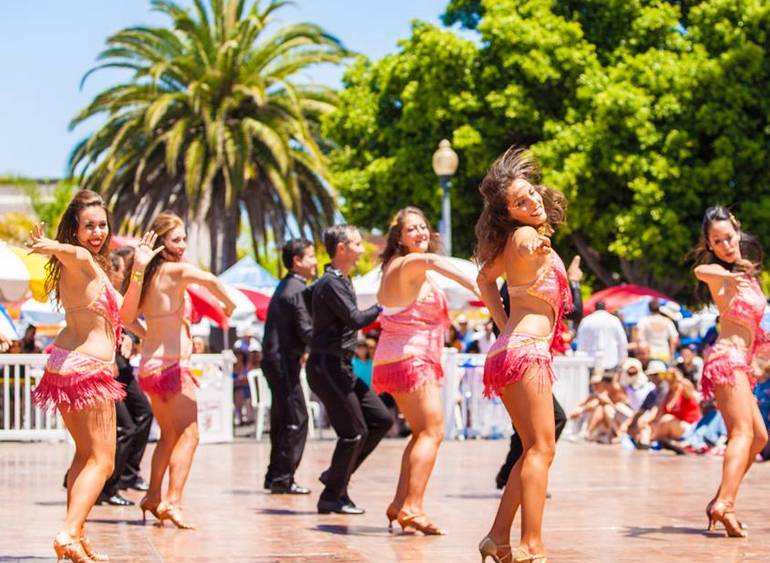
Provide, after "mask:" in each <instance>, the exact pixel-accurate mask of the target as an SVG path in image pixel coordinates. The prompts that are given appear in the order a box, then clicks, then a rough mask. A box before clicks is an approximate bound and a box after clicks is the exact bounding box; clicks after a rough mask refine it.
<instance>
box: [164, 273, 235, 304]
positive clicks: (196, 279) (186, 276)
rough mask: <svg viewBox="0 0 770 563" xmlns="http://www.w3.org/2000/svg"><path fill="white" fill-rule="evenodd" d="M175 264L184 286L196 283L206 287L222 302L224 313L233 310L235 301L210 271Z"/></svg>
mask: <svg viewBox="0 0 770 563" xmlns="http://www.w3.org/2000/svg"><path fill="white" fill-rule="evenodd" d="M175 266H177V267H179V268H180V269H181V272H180V274H181V278H180V279H181V281H182V283H183V284H184V285H185V287H186V286H188V285H190V284H193V283H197V284H198V285H201V286H203V287H205V288H206V289H208V290H209V291H210V292H211V293H213V294H214V297H216V298H217V299H219V300H220V301H221V302H222V305H223V306H224V309H225V315H226V316H228V317H229V316H230V315H232V314H233V311H234V310H235V303H233V301H232V299H230V297H229V296H228V295H227V291H226V290H225V286H224V284H223V283H222V282H221V281H220V280H219V279H218V278H217V277H216V276H215V275H214V274H212V273H211V272H204V271H203V270H201V269H200V268H196V267H195V266H193V265H192V264H185V263H179V264H175Z"/></svg>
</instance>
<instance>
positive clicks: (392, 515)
mask: <svg viewBox="0 0 770 563" xmlns="http://www.w3.org/2000/svg"><path fill="white" fill-rule="evenodd" d="M399 512H400V510H399V509H398V508H396V506H395V505H394V504H393V503H390V504H389V505H388V509H387V510H386V511H385V518H387V519H388V531H389V532H391V533H393V520H398V513H399Z"/></svg>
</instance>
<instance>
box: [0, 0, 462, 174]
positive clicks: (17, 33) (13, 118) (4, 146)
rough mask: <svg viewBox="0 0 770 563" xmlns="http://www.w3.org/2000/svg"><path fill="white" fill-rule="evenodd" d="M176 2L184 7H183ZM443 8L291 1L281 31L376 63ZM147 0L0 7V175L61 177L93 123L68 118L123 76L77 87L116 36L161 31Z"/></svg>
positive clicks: (406, 0) (106, 75)
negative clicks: (288, 26)
mask: <svg viewBox="0 0 770 563" xmlns="http://www.w3.org/2000/svg"><path fill="white" fill-rule="evenodd" d="M179 3H180V4H183V5H186V4H187V2H186V1H185V0H180V2H179ZM446 4H447V0H387V1H384V2H383V1H374V0H295V5H294V6H289V7H287V8H284V9H282V10H281V11H279V12H278V17H280V18H281V20H282V21H283V22H285V23H291V22H296V21H308V22H313V23H317V24H319V25H321V26H323V27H324V28H326V29H327V30H328V31H329V32H331V33H333V34H334V35H336V36H337V37H339V38H340V39H341V40H342V42H343V43H344V44H345V45H346V46H347V47H348V48H349V49H352V50H354V51H357V52H360V53H363V54H364V55H366V56H368V57H370V58H372V59H378V58H380V57H382V56H383V55H385V54H387V53H390V52H393V51H395V50H396V48H397V46H396V43H397V41H398V40H399V39H402V38H404V37H408V36H409V33H410V29H411V21H412V20H414V19H420V20H424V21H429V22H434V23H438V16H439V15H440V14H441V13H442V12H443V10H444V7H445V6H446ZM164 23H165V19H164V18H163V17H162V16H161V15H159V14H156V13H154V12H151V11H150V2H149V0H23V1H19V0H16V1H13V0H11V1H6V2H2V7H0V53H2V56H1V57H0V174H20V175H23V176H30V177H34V178H57V177H60V176H62V175H63V174H64V173H65V171H66V163H67V158H68V156H69V153H70V151H71V150H72V147H73V146H74V145H75V143H76V142H78V141H79V140H80V139H81V138H83V137H84V136H85V135H87V134H88V133H89V132H90V130H92V129H93V127H94V126H95V125H97V123H93V122H89V123H88V124H85V125H84V126H81V127H79V128H78V129H76V130H75V131H69V130H68V123H69V121H70V119H71V118H72V117H73V116H74V115H75V114H76V113H77V111H78V110H80V109H81V108H82V107H84V106H85V105H86V104H88V102H89V101H90V100H91V98H92V97H93V96H94V95H95V94H96V93H97V92H99V91H100V90H102V89H103V88H105V87H106V86H108V85H110V84H112V83H114V81H115V80H116V79H118V78H119V75H118V74H116V73H114V72H110V71H101V72H99V73H97V74H95V75H92V76H91V77H90V78H89V80H88V81H87V82H86V84H85V86H84V87H83V89H82V90H81V89H80V87H79V85H80V80H81V78H82V77H83V74H85V72H86V71H88V69H90V68H91V67H92V66H93V64H94V62H95V59H96V55H97V54H98V53H99V52H100V51H101V50H102V48H103V46H104V40H105V39H106V38H107V36H109V35H110V34H111V33H113V32H115V31H117V30H118V29H120V28H123V27H127V26H131V25H137V24H144V25H163V24H164ZM341 74H342V71H341V70H339V69H335V68H318V69H315V70H314V71H313V77H312V78H313V79H314V80H318V81H322V82H325V83H327V84H330V85H333V86H337V85H339V80H340V77H341Z"/></svg>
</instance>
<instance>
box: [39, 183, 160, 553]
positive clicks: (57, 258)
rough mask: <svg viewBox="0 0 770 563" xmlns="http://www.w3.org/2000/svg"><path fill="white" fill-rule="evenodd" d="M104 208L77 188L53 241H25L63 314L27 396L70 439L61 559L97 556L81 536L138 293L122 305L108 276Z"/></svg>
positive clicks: (104, 473) (148, 242)
mask: <svg viewBox="0 0 770 563" xmlns="http://www.w3.org/2000/svg"><path fill="white" fill-rule="evenodd" d="M110 236H111V229H110V218H109V212H108V211H107V208H106V207H105V205H104V201H103V200H102V198H101V197H100V196H99V194H97V193H95V192H92V191H89V190H81V191H79V192H77V193H76V194H75V197H74V198H73V199H72V201H71V202H70V204H69V206H68V207H67V209H66V210H65V212H64V215H63V216H62V219H61V223H59V228H58V231H57V233H56V240H51V239H49V238H46V237H45V236H44V235H43V228H42V226H41V225H37V226H36V227H35V228H34V229H33V231H32V234H31V240H30V242H29V243H28V246H29V247H30V249H31V251H32V252H36V253H38V254H45V255H48V256H50V259H49V261H48V266H47V268H46V269H47V277H46V289H47V291H48V293H49V294H50V293H51V292H53V293H54V295H55V296H56V299H57V300H58V301H59V302H60V303H61V304H62V306H63V307H64V311H65V319H66V326H65V328H64V329H62V331H61V332H60V333H59V335H58V336H57V337H56V340H55V341H54V346H53V350H52V352H51V355H50V357H49V359H48V363H47V364H46V368H45V372H44V374H43V377H42V378H41V380H40V382H39V383H38V384H37V386H36V387H35V390H34V392H33V394H32V400H33V402H34V403H35V404H36V405H38V406H39V407H41V408H52V407H56V408H58V410H59V412H60V413H61V417H62V419H63V420H64V423H65V424H66V426H67V430H68V431H69V433H70V434H71V435H72V439H73V440H74V441H75V456H74V458H73V460H72V464H71V466H70V468H69V470H68V472H67V478H66V482H67V516H66V518H65V520H64V527H63V529H62V531H61V532H60V533H59V534H58V535H57V536H56V538H55V539H54V550H55V551H56V555H57V557H58V558H59V559H61V558H66V559H69V560H71V561H80V562H85V561H94V560H96V561H102V560H105V559H107V557H106V556H103V555H99V554H97V553H95V552H94V550H93V548H92V547H91V544H90V542H89V541H88V538H87V537H86V536H85V528H84V527H85V521H86V518H87V517H88V513H89V512H90V511H91V507H92V506H93V505H94V503H95V502H96V499H97V497H98V496H99V493H101V491H102V487H103V486H104V482H105V481H106V480H107V478H108V477H109V476H110V474H111V473H112V468H113V464H114V459H115V436H116V428H115V401H116V400H120V399H122V398H123V397H124V395H125V393H124V391H123V386H122V385H121V384H120V383H118V382H117V381H116V380H115V348H116V338H117V337H118V336H119V335H120V322H121V318H122V319H123V320H126V317H125V310H126V309H127V308H130V307H131V304H132V303H133V305H134V306H136V302H137V300H138V298H139V291H140V286H139V285H138V284H137V283H132V284H131V286H130V287H129V289H128V292H127V293H126V296H125V300H124V301H123V305H122V306H121V304H120V301H121V299H120V296H119V295H118V293H117V292H116V291H115V289H114V288H113V286H112V284H111V283H110V280H109V278H108V273H107V272H108V271H109V267H110V263H109V242H110ZM154 243H155V236H154V235H153V234H152V233H148V234H147V235H145V236H144V237H143V238H142V241H141V244H140V246H139V247H138V248H137V252H136V260H135V263H136V265H137V267H142V265H143V264H147V263H148V262H149V260H150V259H151V258H152V256H153V251H152V245H153V244H154Z"/></svg>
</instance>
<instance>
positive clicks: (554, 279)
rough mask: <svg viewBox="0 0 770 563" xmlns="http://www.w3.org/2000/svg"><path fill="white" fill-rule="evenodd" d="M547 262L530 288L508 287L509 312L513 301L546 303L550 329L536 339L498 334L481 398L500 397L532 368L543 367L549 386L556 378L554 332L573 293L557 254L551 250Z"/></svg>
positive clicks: (533, 336)
mask: <svg viewBox="0 0 770 563" xmlns="http://www.w3.org/2000/svg"><path fill="white" fill-rule="evenodd" d="M550 257H551V259H550V263H549V264H548V265H547V266H546V268H545V269H544V270H543V272H542V273H541V274H540V275H539V276H538V277H537V279H535V281H533V282H532V283H531V284H529V285H510V284H509V285H508V294H509V296H510V298H511V309H513V308H514V307H515V306H516V303H515V299H516V298H517V297H521V296H524V295H531V296H532V297H536V298H537V299H541V300H543V301H545V302H546V303H548V304H549V305H550V306H551V307H552V308H553V312H554V320H553V328H552V329H551V334H550V335H548V336H535V335H532V334H525V333H522V332H510V333H501V334H500V336H499V337H498V339H497V340H496V341H495V343H494V344H492V347H491V348H490V349H489V352H488V353H487V359H486V361H485V362H484V395H485V396H486V397H492V396H493V395H498V396H500V395H501V394H502V392H503V389H504V388H505V387H506V386H508V385H510V384H512V383H516V382H517V381H519V380H521V378H522V377H523V376H524V373H525V372H526V371H527V369H529V368H530V367H532V366H538V367H540V368H542V370H541V371H542V372H544V373H545V374H546V375H547V376H548V378H549V379H550V381H551V383H553V382H554V380H555V379H556V376H555V374H554V371H553V350H554V345H555V343H556V340H557V339H558V338H560V334H559V331H558V330H556V329H557V327H559V325H560V323H561V319H562V316H563V315H564V313H565V312H567V311H569V310H570V309H571V308H572V294H571V293H570V290H569V282H568V281H567V273H566V271H565V269H564V264H563V263H562V261H561V258H559V255H558V254H556V252H554V251H551V253H550Z"/></svg>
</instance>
